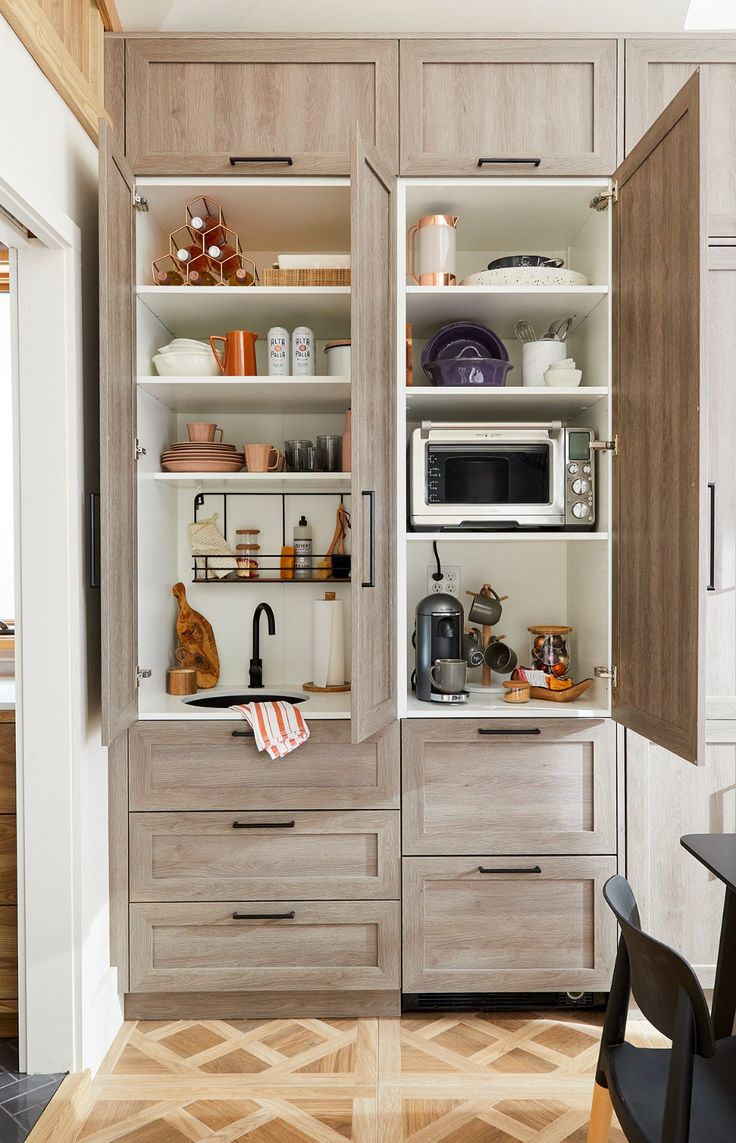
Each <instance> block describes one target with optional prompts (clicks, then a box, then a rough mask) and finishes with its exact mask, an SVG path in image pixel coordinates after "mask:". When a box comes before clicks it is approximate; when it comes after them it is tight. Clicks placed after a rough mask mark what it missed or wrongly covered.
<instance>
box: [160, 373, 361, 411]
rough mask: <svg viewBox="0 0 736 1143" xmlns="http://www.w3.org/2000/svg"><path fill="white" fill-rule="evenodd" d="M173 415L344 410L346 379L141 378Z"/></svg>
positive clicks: (346, 405)
mask: <svg viewBox="0 0 736 1143" xmlns="http://www.w3.org/2000/svg"><path fill="white" fill-rule="evenodd" d="M138 388H139V389H141V390H144V391H145V392H146V393H150V395H151V396H152V397H155V398H156V400H157V401H160V402H161V404H162V405H166V407H167V408H168V409H171V410H172V411H173V412H175V413H209V414H214V413H301V412H305V413H344V412H345V410H346V409H348V408H349V407H350V381H349V379H348V378H347V377H223V378H218V377H212V378H205V377H139V378H138Z"/></svg>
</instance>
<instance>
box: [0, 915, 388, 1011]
mask: <svg viewBox="0 0 736 1143" xmlns="http://www.w3.org/2000/svg"><path fill="white" fill-rule="evenodd" d="M400 948H401V935H400V921H399V903H398V901H290V902H289V901H278V902H273V901H247V902H243V901H234V902H231V903H229V904H218V905H212V904H207V905H204V904H190V903H186V904H173V905H131V907H130V990H131V992H222V991H225V992H240V991H254V990H255V991H257V990H281V989H284V990H287V991H291V992H293V991H302V990H305V991H309V990H313V989H318V990H331V989H334V990H338V989H356V990H361V991H362V990H365V991H373V990H383V989H393V988H398V987H399V980H400V959H401V957H400ZM0 967H1V966H0Z"/></svg>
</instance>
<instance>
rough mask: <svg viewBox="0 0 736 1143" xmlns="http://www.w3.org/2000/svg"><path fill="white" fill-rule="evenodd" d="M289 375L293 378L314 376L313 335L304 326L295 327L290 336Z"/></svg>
mask: <svg viewBox="0 0 736 1143" xmlns="http://www.w3.org/2000/svg"><path fill="white" fill-rule="evenodd" d="M291 373H292V376H293V377H313V376H314V333H313V331H312V330H311V329H309V328H308V327H307V326H306V325H300V326H297V328H296V329H295V330H294V331H293V333H292V335H291Z"/></svg>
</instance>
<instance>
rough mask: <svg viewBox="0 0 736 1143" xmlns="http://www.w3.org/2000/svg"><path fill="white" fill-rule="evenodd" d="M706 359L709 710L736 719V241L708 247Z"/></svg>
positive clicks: (706, 607) (707, 656)
mask: <svg viewBox="0 0 736 1143" xmlns="http://www.w3.org/2000/svg"><path fill="white" fill-rule="evenodd" d="M707 313H708V359H707V380H706V391H705V408H706V412H707V428H706V433H707V441H708V447H707V449H706V454H705V465H706V481H707V484H708V526H709V541H708V565H709V566H708V582H707V585H706V600H705V619H706V642H705V645H706V657H705V685H706V698H705V707H706V715H707V717H708V718H719V719H724V718H732V719H736V449H734V444H733V432H734V407H733V367H734V360H736V325H734V314H736V242H733V241H732V242H731V244H726V243H725V242H724V241H723V240H722V244H721V245H714V244H711V245H710V246H709V247H708V291H707Z"/></svg>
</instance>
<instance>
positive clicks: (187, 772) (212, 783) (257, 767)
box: [130, 721, 400, 810]
mask: <svg viewBox="0 0 736 1143" xmlns="http://www.w3.org/2000/svg"><path fill="white" fill-rule="evenodd" d="M241 729H242V728H241V726H240V724H238V723H233V722H139V723H137V724H136V725H135V726H134V727H132V729H131V731H130V809H131V810H230V809H231V808H232V807H233V806H238V807H239V808H241V809H243V810H257V809H269V810H273V809H281V808H285V809H290V808H296V809H300V810H312V809H314V810H323V809H325V810H330V809H335V810H340V809H348V810H352V809H378V810H382V809H398V806H399V749H400V747H399V724H398V722H395V723H393V724H392V725H391V726H390V727H389V728H388V730H387V731H386V732H385V733H382V734H377V735H375V736H374V737H373V738H369V739H367V740H366V741H365V742H361V743H359V744H357V745H354V744H352V743H351V742H350V723H349V722H348V721H335V722H327V721H324V722H319V721H313V722H312V723H310V728H309V729H310V732H311V733H310V738H309V741H308V742H306V743H305V744H304V745H303V746H300V747H299V749H298V750H295V751H294V752H293V753H292V754H289V755H287V757H286V758H284V759H283V760H282V761H272V760H271V759H270V758H269V757H268V755H267V754H265V753H263V754H259V752H258V751H257V750H256V746H255V742H254V740H253V738H252V737H244V738H243V737H233V731H234V730H241Z"/></svg>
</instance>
